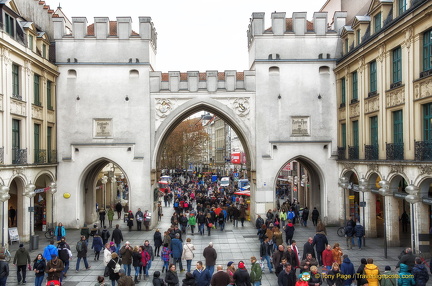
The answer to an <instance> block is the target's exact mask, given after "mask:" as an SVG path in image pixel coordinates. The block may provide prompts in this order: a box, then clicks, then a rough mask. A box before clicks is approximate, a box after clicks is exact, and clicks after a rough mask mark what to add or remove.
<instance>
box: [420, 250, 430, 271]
mask: <svg viewBox="0 0 432 286" xmlns="http://www.w3.org/2000/svg"><path fill="white" fill-rule="evenodd" d="M418 257H419V258H420V260H421V261H422V264H424V265H426V267H427V268H429V272H430V271H431V268H430V264H429V262H428V260H429V259H430V258H427V259H426V258H424V256H423V253H421V252H419V256H418Z"/></svg>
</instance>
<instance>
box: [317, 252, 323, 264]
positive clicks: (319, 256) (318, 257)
mask: <svg viewBox="0 0 432 286" xmlns="http://www.w3.org/2000/svg"><path fill="white" fill-rule="evenodd" d="M316 254H317V261H318V265H323V262H322V251H317V252H316Z"/></svg>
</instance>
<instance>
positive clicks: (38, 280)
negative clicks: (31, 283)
mask: <svg viewBox="0 0 432 286" xmlns="http://www.w3.org/2000/svg"><path fill="white" fill-rule="evenodd" d="M43 280H44V276H43V275H41V276H36V277H35V286H42V281H43Z"/></svg>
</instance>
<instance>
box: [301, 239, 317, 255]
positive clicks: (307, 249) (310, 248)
mask: <svg viewBox="0 0 432 286" xmlns="http://www.w3.org/2000/svg"><path fill="white" fill-rule="evenodd" d="M312 243H313V238H312V237H309V238H308V241H306V243H305V244H304V246H303V259H306V255H307V254H308V253H310V254H312V257H313V258H315V257H316V256H315V249H314V247H313V244H312Z"/></svg>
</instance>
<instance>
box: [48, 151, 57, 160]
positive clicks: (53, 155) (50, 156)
mask: <svg viewBox="0 0 432 286" xmlns="http://www.w3.org/2000/svg"><path fill="white" fill-rule="evenodd" d="M48 163H57V150H48Z"/></svg>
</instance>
